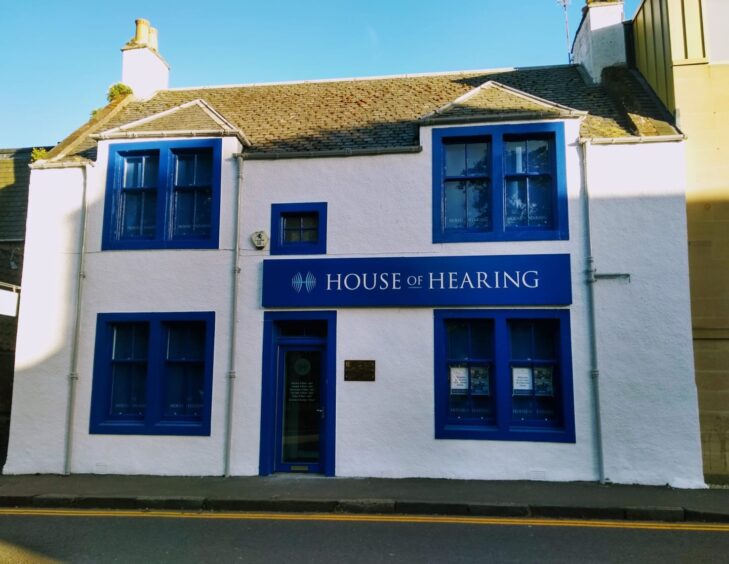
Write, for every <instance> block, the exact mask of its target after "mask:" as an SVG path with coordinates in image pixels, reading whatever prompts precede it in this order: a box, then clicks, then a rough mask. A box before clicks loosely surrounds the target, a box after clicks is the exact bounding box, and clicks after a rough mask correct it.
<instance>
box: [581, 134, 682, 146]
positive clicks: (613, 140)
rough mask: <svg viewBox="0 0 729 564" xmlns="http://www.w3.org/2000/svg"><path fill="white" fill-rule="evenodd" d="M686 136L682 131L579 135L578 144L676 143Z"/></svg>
mask: <svg viewBox="0 0 729 564" xmlns="http://www.w3.org/2000/svg"><path fill="white" fill-rule="evenodd" d="M686 139H688V137H686V135H684V134H682V133H678V134H676V135H650V136H642V135H641V136H638V135H633V136H628V137H580V144H581V145H586V144H587V143H590V144H591V145H640V144H642V143H678V142H680V141H686Z"/></svg>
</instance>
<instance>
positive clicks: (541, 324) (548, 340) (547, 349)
mask: <svg viewBox="0 0 729 564" xmlns="http://www.w3.org/2000/svg"><path fill="white" fill-rule="evenodd" d="M534 348H535V351H534V356H535V357H536V358H539V359H543V360H550V359H556V358H557V357H558V351H557V321H555V320H553V319H542V320H538V321H534Z"/></svg>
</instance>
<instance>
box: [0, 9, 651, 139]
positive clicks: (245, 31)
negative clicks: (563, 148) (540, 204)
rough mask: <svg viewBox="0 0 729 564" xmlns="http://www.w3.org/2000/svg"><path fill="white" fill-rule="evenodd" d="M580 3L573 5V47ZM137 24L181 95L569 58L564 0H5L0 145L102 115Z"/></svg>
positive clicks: (59, 132) (56, 134) (52, 133)
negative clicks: (184, 89) (146, 24)
mask: <svg viewBox="0 0 729 564" xmlns="http://www.w3.org/2000/svg"><path fill="white" fill-rule="evenodd" d="M639 3H640V0H626V1H625V12H626V15H627V16H629V17H632V16H633V14H634V13H635V10H636V9H637V7H638V5H639ZM583 5H584V0H572V1H571V5H570V8H569V19H570V33H571V37H573V36H574V32H575V30H576V27H577V25H578V24H579V21H580V10H581V8H582V6H583ZM139 17H144V18H147V19H149V20H150V21H151V23H152V25H153V26H154V27H156V28H157V29H158V30H159V46H160V52H161V53H162V55H163V56H164V57H165V59H166V60H167V61H168V62H169V63H170V65H171V67H172V69H171V73H170V86H172V87H181V86H202V85H214V84H218V85H219V84H247V83H255V82H278V81H289V80H315V79H322V78H338V77H352V76H380V75H391V74H405V73H421V72H439V71H451V70H468V69H487V68H499V67H511V66H538V65H551V64H562V63H565V62H566V60H567V54H566V46H565V33H564V17H563V12H562V8H561V7H560V6H559V5H558V4H557V1H556V0H478V1H477V0H459V1H457V2H453V3H452V4H449V3H447V2H444V1H443V0H367V1H362V0H358V1H355V0H298V1H294V0H266V1H263V2H261V1H256V2H252V1H249V0H235V1H233V0H211V1H208V2H201V1H200V0H196V1H194V2H192V1H188V0H174V1H173V0H113V1H103V0H102V1H101V2H99V1H98V0H96V1H93V2H91V1H87V0H28V1H26V2H10V1H7V2H6V1H3V6H2V18H1V19H2V27H3V32H2V34H0V53H2V56H0V77H2V79H1V82H0V147H3V148H10V147H33V146H43V145H53V144H55V143H57V142H58V141H60V140H61V139H63V138H64V137H65V136H66V135H68V134H69V133H70V132H71V131H73V130H74V129H75V128H77V127H78V126H80V125H82V124H83V123H84V122H85V121H86V120H87V119H88V117H89V114H90V112H91V111H92V110H93V109H94V108H98V107H100V106H103V105H104V104H105V103H106V99H105V96H106V91H107V89H108V87H109V86H110V85H111V84H114V83H115V82H118V81H119V80H121V54H120V51H119V49H120V47H122V45H124V43H126V42H127V41H128V40H129V39H130V38H131V37H132V36H133V35H134V20H135V19H136V18H139Z"/></svg>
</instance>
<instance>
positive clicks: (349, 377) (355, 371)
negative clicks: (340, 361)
mask: <svg viewBox="0 0 729 564" xmlns="http://www.w3.org/2000/svg"><path fill="white" fill-rule="evenodd" d="M344 381H345V382H374V381H375V361H374V360H345V361H344Z"/></svg>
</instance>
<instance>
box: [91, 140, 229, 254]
mask: <svg viewBox="0 0 729 564" xmlns="http://www.w3.org/2000/svg"><path fill="white" fill-rule="evenodd" d="M221 147H222V144H221V140H220V139H203V140H180V141H162V142H156V143H125V144H115V145H111V146H110V147H109V169H108V171H107V190H106V201H105V208H104V232H103V239H102V249H104V250H113V249H195V248H200V249H203V248H217V247H218V231H219V224H220V217H219V216H220V167H221Z"/></svg>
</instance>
